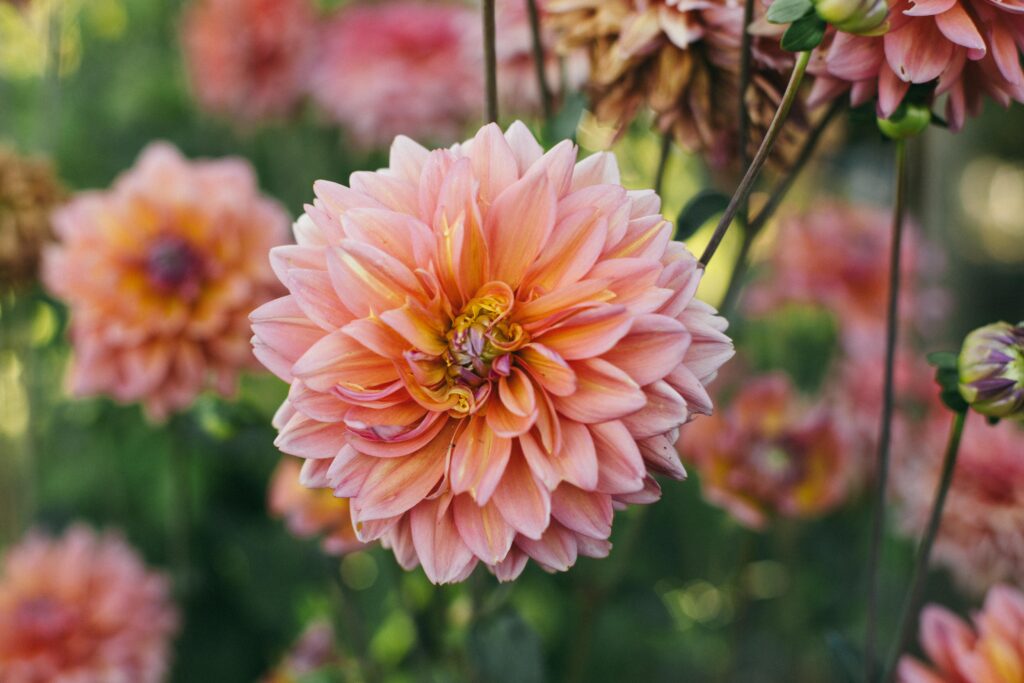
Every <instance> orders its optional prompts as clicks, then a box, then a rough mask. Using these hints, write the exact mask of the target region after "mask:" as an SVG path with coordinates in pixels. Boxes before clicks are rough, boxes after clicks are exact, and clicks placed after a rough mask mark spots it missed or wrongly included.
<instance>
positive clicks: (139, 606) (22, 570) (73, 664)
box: [0, 526, 178, 683]
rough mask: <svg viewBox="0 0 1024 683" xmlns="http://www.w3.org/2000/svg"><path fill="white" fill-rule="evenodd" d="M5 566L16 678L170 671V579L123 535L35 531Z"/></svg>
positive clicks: (29, 682) (3, 621)
mask: <svg viewBox="0 0 1024 683" xmlns="http://www.w3.org/2000/svg"><path fill="white" fill-rule="evenodd" d="M2 569H3V571H2V575H0V674H2V679H3V680H4V681H10V682H11V683H43V682H44V681H83V682H84V681H133V682H134V681H138V683H159V681H162V680H163V679H164V675H165V673H166V671H167V664H168V657H169V644H170V643H169V641H170V639H171V637H172V636H173V635H174V633H175V631H176V630H177V623H178V620H177V615H176V611H175V609H174V607H173V605H172V604H171V603H170V600H169V597H168V593H169V587H168V584H167V580H166V579H165V578H164V577H163V576H161V575H159V574H155V573H152V572H150V571H149V570H147V569H146V567H145V566H144V565H143V564H142V561H141V559H140V558H139V556H138V555H137V554H136V553H135V551H133V550H132V549H131V548H130V547H129V546H128V545H126V544H125V542H124V541H123V540H121V538H120V537H119V536H116V535H113V534H102V535H97V534H96V533H94V532H92V531H91V530H89V529H88V528H86V527H83V526H75V527H72V528H71V529H69V530H68V531H67V532H65V533H64V535H63V536H61V537H59V538H48V537H45V536H42V535H38V534H30V535H29V536H28V537H27V538H25V539H24V540H23V541H21V542H20V543H19V544H18V545H16V546H13V547H11V548H10V549H9V550H8V551H7V554H6V556H5V558H4V562H3V567H2Z"/></svg>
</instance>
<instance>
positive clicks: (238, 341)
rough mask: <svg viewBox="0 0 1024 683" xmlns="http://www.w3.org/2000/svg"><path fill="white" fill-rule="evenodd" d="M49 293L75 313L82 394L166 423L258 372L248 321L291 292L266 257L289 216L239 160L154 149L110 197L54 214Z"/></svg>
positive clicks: (75, 384) (83, 200)
mask: <svg viewBox="0 0 1024 683" xmlns="http://www.w3.org/2000/svg"><path fill="white" fill-rule="evenodd" d="M54 228H55V230H56V233H57V236H58V239H59V240H60V244H59V245H55V246H53V247H51V248H50V249H49V250H48V251H47V252H46V253H45V255H44V256H45V258H44V263H43V266H44V272H43V279H44V282H45V284H46V286H47V287H48V288H49V289H50V291H51V292H52V293H53V294H54V295H56V296H57V297H59V298H61V299H63V300H64V302H65V303H66V304H67V305H68V307H69V308H70V309H71V340H72V343H73V344H74V347H75V358H74V359H73V363H72V367H71V373H70V388H71V391H72V392H73V393H74V394H76V395H79V396H84V395H91V394H109V395H111V396H113V397H114V398H116V399H117V400H119V401H140V402H142V404H143V406H144V407H145V409H146V412H147V413H148V415H149V416H150V417H151V418H153V419H162V418H164V417H165V416H166V415H167V414H168V413H170V412H172V411H174V410H178V409H180V408H183V407H185V406H187V405H188V404H189V403H191V402H192V400H193V399H194V398H195V397H196V395H197V394H198V393H199V392H200V391H201V390H202V389H203V388H204V387H205V386H207V385H208V384H212V385H213V387H214V388H216V390H217V391H219V392H221V393H224V394H229V393H231V392H232V391H233V388H234V385H235V381H236V378H237V375H238V372H239V370H240V369H242V368H244V367H247V366H250V365H252V364H253V357H252V352H251V350H250V349H249V345H248V344H247V339H248V336H249V334H248V321H247V319H246V316H247V314H248V312H249V311H251V310H252V308H253V307H254V306H257V305H259V304H260V303H263V302H265V301H267V300H269V299H271V298H272V297H273V296H275V295H276V294H277V293H279V292H280V287H279V285H277V283H276V282H275V280H274V274H273V272H272V271H271V269H270V266H269V264H268V263H267V257H266V254H267V251H268V250H269V249H270V248H271V247H273V246H275V245H278V244H281V243H283V242H285V241H286V239H287V229H288V217H287V215H286V214H285V213H284V211H283V210H282V208H281V207H280V206H279V205H278V204H277V203H276V202H274V201H272V200H270V199H267V198H265V197H263V196H261V195H260V194H259V191H258V188H257V186H256V178H255V177H254V175H253V171H252V168H251V167H250V166H249V165H248V163H247V162H245V161H242V160H240V159H222V160H207V161H188V160H186V159H185V158H184V157H182V156H181V154H180V153H179V152H178V151H177V150H176V149H175V148H174V147H172V146H170V145H168V144H166V143H156V144H152V145H150V146H149V147H147V148H146V149H145V150H144V151H143V152H142V154H141V155H140V157H139V159H138V161H137V162H136V164H135V166H134V167H133V168H131V169H130V170H128V171H127V172H125V173H124V174H123V175H122V176H121V177H120V178H118V180H117V181H115V183H114V185H113V186H112V187H111V189H109V190H105V191H93V192H83V193H81V194H79V195H77V196H76V197H75V198H74V199H73V200H72V201H71V202H70V203H68V204H67V206H65V207H63V208H61V209H60V210H59V211H58V212H57V213H56V214H55V216H54Z"/></svg>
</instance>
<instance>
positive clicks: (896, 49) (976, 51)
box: [809, 0, 1024, 130]
mask: <svg viewBox="0 0 1024 683" xmlns="http://www.w3.org/2000/svg"><path fill="white" fill-rule="evenodd" d="M889 21H890V29H889V32H888V33H886V34H885V35H884V36H876V37H864V36H854V35H851V34H848V33H833V34H832V35H831V36H830V37H829V38H828V39H827V41H826V43H825V45H824V46H823V47H822V48H819V49H818V51H817V52H816V54H815V59H814V60H813V62H812V66H811V67H810V71H811V72H812V73H814V74H815V75H816V78H815V82H814V89H813V91H812V93H811V95H810V98H809V104H810V105H811V106H815V105H816V104H818V103H820V102H823V101H826V100H830V99H832V98H833V97H835V96H837V95H838V94H840V93H842V92H845V91H847V90H849V91H850V99H851V101H852V103H853V104H854V105H858V104H863V103H864V102H869V101H871V100H872V99H876V98H877V110H878V114H879V116H883V117H889V116H891V115H892V114H893V112H895V111H896V107H898V106H899V104H900V102H901V101H902V100H903V97H904V95H906V93H907V91H908V90H909V88H910V86H911V84H927V83H932V82H935V83H936V87H935V93H934V94H935V95H936V96H938V95H942V94H944V93H945V94H948V96H949V97H948V99H947V102H946V116H947V117H948V119H949V123H950V126H951V128H953V130H959V129H960V128H961V127H962V126H963V124H964V120H965V118H966V117H967V115H968V114H969V115H971V116H977V115H978V114H979V113H980V112H981V106H982V103H983V101H984V98H985V96H988V97H991V98H992V99H994V100H995V101H997V102H999V103H1000V104H1001V105H1003V106H1004V107H1007V106H1009V105H1010V102H1012V101H1016V102H1024V70H1022V68H1021V61H1020V60H1021V50H1022V49H1024V5H1022V4H1021V3H1020V2H1018V1H1016V0H1009V1H1004V0H896V1H895V2H894V3H892V5H891V7H890V10H889Z"/></svg>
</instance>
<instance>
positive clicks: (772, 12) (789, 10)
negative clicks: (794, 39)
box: [766, 0, 814, 24]
mask: <svg viewBox="0 0 1024 683" xmlns="http://www.w3.org/2000/svg"><path fill="white" fill-rule="evenodd" d="M813 10H814V5H812V4H811V0H775V1H774V2H773V3H772V4H771V7H769V8H768V14H767V15H766V17H767V19H768V21H770V22H772V23H773V24H789V23H792V22H794V21H796V20H797V19H800V18H801V17H803V16H804V15H805V14H807V13H808V12H811V11H813Z"/></svg>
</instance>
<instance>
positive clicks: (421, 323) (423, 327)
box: [380, 301, 448, 356]
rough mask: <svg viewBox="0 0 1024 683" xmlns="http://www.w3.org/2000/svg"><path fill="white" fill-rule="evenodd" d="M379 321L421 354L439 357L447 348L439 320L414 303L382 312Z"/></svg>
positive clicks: (410, 302)
mask: <svg viewBox="0 0 1024 683" xmlns="http://www.w3.org/2000/svg"><path fill="white" fill-rule="evenodd" d="M380 319H381V321H383V322H384V324H386V325H387V326H388V327H390V328H391V329H393V330H394V331H395V332H397V333H398V334H400V335H402V337H403V338H405V340H406V341H407V342H409V343H410V344H411V345H412V346H413V348H415V349H417V350H419V351H422V352H423V353H428V354H431V355H434V356H439V355H441V354H442V353H444V351H445V349H447V348H448V342H447V340H446V339H445V337H444V330H443V329H441V325H440V320H439V319H437V318H435V317H434V316H431V315H430V313H429V312H428V311H427V310H426V309H425V308H424V307H423V306H421V305H420V304H418V303H416V302H414V301H409V302H407V303H406V304H405V305H404V306H402V307H401V308H393V309H391V310H390V311H384V312H383V313H381V314H380Z"/></svg>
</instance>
